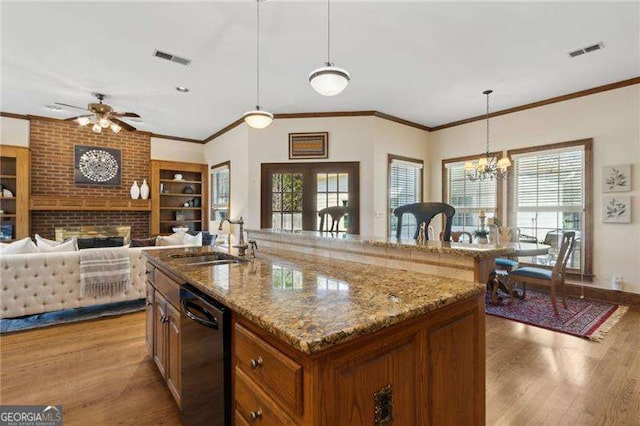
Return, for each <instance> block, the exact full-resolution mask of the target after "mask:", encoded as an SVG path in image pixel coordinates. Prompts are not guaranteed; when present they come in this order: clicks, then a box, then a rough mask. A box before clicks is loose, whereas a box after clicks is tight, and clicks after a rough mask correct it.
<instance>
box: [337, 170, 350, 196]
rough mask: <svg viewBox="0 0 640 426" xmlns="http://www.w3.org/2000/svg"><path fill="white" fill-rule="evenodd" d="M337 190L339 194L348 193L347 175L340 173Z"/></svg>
mask: <svg viewBox="0 0 640 426" xmlns="http://www.w3.org/2000/svg"><path fill="white" fill-rule="evenodd" d="M339 188H340V192H348V191H349V175H348V174H347V173H340V178H339Z"/></svg>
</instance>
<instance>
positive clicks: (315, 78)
mask: <svg viewBox="0 0 640 426" xmlns="http://www.w3.org/2000/svg"><path fill="white" fill-rule="evenodd" d="M349 80H351V75H349V73H348V72H347V71H346V70H344V69H342V68H338V67H334V66H333V65H328V66H324V67H320V68H318V69H316V70H313V71H312V72H311V74H309V84H311V87H313V89H314V90H315V91H316V92H318V93H319V94H321V95H323V96H335V95H337V94H338V93H340V92H342V91H343V90H344V89H346V88H347V86H348V85H349Z"/></svg>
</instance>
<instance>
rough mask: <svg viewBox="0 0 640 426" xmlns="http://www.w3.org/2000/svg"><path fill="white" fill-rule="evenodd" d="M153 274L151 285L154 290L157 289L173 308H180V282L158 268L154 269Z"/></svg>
mask: <svg viewBox="0 0 640 426" xmlns="http://www.w3.org/2000/svg"><path fill="white" fill-rule="evenodd" d="M153 275H154V282H153V286H154V287H155V288H156V290H159V291H160V293H162V295H163V296H164V297H165V298H166V299H167V301H168V302H169V303H171V304H172V305H173V306H174V307H175V308H177V309H180V284H178V283H177V282H175V281H174V280H172V279H171V278H169V277H168V276H167V275H166V274H165V273H164V272H162V271H161V270H159V269H156V270H155V271H154V273H153Z"/></svg>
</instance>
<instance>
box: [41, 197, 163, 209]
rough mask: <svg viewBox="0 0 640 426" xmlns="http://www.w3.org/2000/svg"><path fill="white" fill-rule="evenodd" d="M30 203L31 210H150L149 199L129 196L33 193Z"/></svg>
mask: <svg viewBox="0 0 640 426" xmlns="http://www.w3.org/2000/svg"><path fill="white" fill-rule="evenodd" d="M30 204H31V206H30V208H31V210H38V211H56V210H58V211H61V210H63V211H112V212H148V211H151V200H139V199H138V200H133V199H131V198H94V197H87V198H81V197H78V198H71V197H68V198H59V197H51V196H42V195H35V196H32V197H31V203H30Z"/></svg>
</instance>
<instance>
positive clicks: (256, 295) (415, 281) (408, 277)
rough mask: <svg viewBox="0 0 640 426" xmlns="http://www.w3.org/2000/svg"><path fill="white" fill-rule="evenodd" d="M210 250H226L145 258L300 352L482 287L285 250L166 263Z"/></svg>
mask: <svg viewBox="0 0 640 426" xmlns="http://www.w3.org/2000/svg"><path fill="white" fill-rule="evenodd" d="M211 251H223V252H227V250H224V249H220V248H218V247H191V248H181V249H163V250H146V251H145V255H146V256H147V257H148V258H149V259H150V260H151V261H152V262H153V263H155V264H156V265H159V266H164V267H165V268H167V269H169V270H171V271H172V272H173V273H174V274H175V275H177V276H179V277H180V278H182V279H183V280H184V281H185V282H187V283H190V284H191V285H193V286H194V287H196V288H197V289H199V290H201V291H203V292H204V293H206V294H208V295H210V296H211V297H212V298H214V299H216V300H218V301H219V302H220V303H222V304H224V305H226V306H227V307H229V308H230V309H232V310H233V311H235V312H237V313H239V314H240V315H242V316H244V317H245V318H247V319H248V320H250V321H252V322H253V323H255V324H256V325H258V326H259V327H261V328H262V329H264V330H266V331H267V332H269V333H271V334H273V335H275V336H276V337H278V338H279V339H280V340H282V341H283V342H285V343H287V344H289V345H290V346H292V347H293V348H295V349H297V350H299V351H301V352H303V353H307V354H313V353H317V352H320V351H322V350H325V349H328V348H330V347H332V346H334V345H337V344H339V343H342V342H345V341H348V340H351V339H354V338H356V337H357V336H360V335H364V334H368V333H372V332H374V331H376V330H379V329H381V328H384V327H387V326H390V325H392V324H397V323H400V322H402V321H405V320H407V319H410V318H413V317H416V316H418V315H421V314H424V313H427V312H430V311H434V310H437V309H439V308H441V307H443V306H446V305H450V304H452V303H455V302H456V301H459V300H462V299H465V298H468V297H470V296H473V295H477V294H480V293H481V292H483V291H484V289H485V287H484V285H482V284H473V283H469V282H464V281H458V280H452V279H446V278H439V277H434V276H431V275H425V274H422V273H418V272H410V271H401V270H397V269H389V268H385V267H380V266H374V265H367V264H360V263H353V262H346V261H339V260H332V259H327V258H323V257H320V256H309V255H300V254H296V253H292V252H289V251H276V250H261V251H259V252H258V256H257V258H256V259H255V260H254V261H251V262H247V263H237V264H227V265H217V266H187V265H185V264H184V261H183V260H181V259H180V258H174V257H172V256H175V255H181V256H182V255H184V256H188V255H192V254H193V255H195V254H198V255H199V254H202V253H205V254H206V253H208V252H211ZM232 254H233V253H232Z"/></svg>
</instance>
